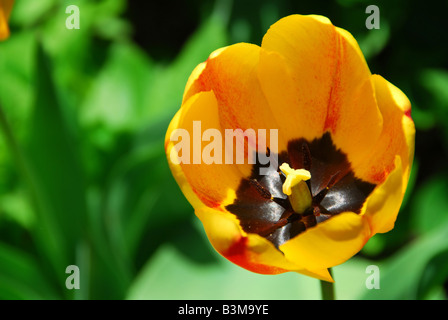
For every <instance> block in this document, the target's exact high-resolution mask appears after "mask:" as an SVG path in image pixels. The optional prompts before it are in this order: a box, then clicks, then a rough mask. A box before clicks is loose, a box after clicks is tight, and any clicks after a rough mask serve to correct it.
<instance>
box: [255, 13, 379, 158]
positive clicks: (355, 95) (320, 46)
mask: <svg viewBox="0 0 448 320" xmlns="http://www.w3.org/2000/svg"><path fill="white" fill-rule="evenodd" d="M262 48H263V49H265V50H267V51H268V52H267V53H264V52H262V53H261V58H260V71H259V77H260V82H261V85H262V88H263V91H264V92H265V95H266V97H267V99H268V101H269V103H270V104H271V105H272V109H273V110H277V113H280V114H281V115H286V116H284V117H281V119H279V118H278V117H276V121H277V122H278V124H279V126H280V128H281V130H282V135H283V136H284V137H285V139H288V140H291V139H294V138H298V137H305V138H306V139H308V140H311V139H313V138H319V137H320V136H322V134H323V133H324V132H325V131H330V132H331V135H332V138H333V142H334V143H335V144H336V146H337V147H338V148H341V149H342V150H344V152H345V153H346V154H347V156H348V160H349V161H350V162H351V163H352V164H353V165H357V164H358V163H360V162H361V160H362V159H363V158H364V156H365V154H366V153H368V152H369V151H370V145H372V144H373V143H375V141H376V140H377V139H378V137H379V134H380V132H381V127H382V117H381V114H380V112H379V110H378V107H377V105H376V101H375V96H374V92H373V87H372V83H371V81H370V77H371V74H370V71H369V69H368V67H367V64H366V62H365V60H364V57H363V56H362V54H361V50H360V49H359V46H358V45H357V43H356V41H355V40H354V39H353V37H352V36H351V35H350V34H349V33H348V32H346V31H345V30H342V29H339V28H336V27H334V26H333V25H332V24H331V22H330V21H329V20H328V19H326V18H324V17H320V16H301V15H293V16H288V17H286V18H283V19H281V20H279V21H278V22H276V23H275V24H274V25H273V26H271V28H270V29H269V30H268V32H267V33H266V35H265V37H264V38H263V42H262ZM279 56H281V57H283V59H282V58H279ZM354 132H356V134H353V133H354Z"/></svg>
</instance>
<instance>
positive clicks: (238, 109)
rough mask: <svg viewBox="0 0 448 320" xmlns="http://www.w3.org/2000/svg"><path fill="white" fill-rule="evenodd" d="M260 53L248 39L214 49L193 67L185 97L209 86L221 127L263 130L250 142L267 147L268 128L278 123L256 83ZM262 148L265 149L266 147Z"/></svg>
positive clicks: (276, 127)
mask: <svg viewBox="0 0 448 320" xmlns="http://www.w3.org/2000/svg"><path fill="white" fill-rule="evenodd" d="M259 55H260V47H259V46H256V45H252V44H247V43H238V44H235V45H231V46H228V47H225V48H221V49H219V50H216V51H215V52H213V53H212V54H211V55H210V57H209V58H208V59H207V61H206V62H205V63H203V64H201V65H199V66H198V67H197V68H196V69H195V70H194V71H193V74H192V75H191V77H190V79H189V81H188V83H187V86H186V89H185V93H184V101H185V100H187V99H188V98H189V97H191V96H192V95H194V94H196V93H197V92H201V91H210V90H212V91H213V92H214V93H215V96H216V99H217V101H218V107H219V111H218V112H219V119H220V123H221V127H222V128H223V129H242V130H243V131H244V130H247V129H253V130H258V129H263V130H266V134H267V135H266V139H263V141H256V142H254V143H253V145H254V147H257V145H259V144H261V145H262V146H264V144H265V143H266V146H267V147H270V135H269V132H270V129H276V130H277V129H278V126H277V124H276V123H275V119H274V117H273V114H272V111H271V109H270V106H269V104H268V103H267V101H266V99H265V97H264V94H263V91H262V90H261V87H260V84H259V80H258V61H259ZM257 138H258V136H257ZM280 140H281V137H280ZM270 149H271V150H273V148H270ZM263 151H264V152H266V147H264V150H263Z"/></svg>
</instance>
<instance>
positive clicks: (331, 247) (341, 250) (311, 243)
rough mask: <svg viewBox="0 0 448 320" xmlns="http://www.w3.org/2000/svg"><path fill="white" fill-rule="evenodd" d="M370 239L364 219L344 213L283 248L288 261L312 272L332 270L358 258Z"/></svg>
mask: <svg viewBox="0 0 448 320" xmlns="http://www.w3.org/2000/svg"><path fill="white" fill-rule="evenodd" d="M369 237H370V230H369V226H368V223H367V222H366V221H365V219H363V217H362V216H360V215H357V214H355V213H352V212H344V213H341V214H339V215H336V216H334V217H332V218H331V219H328V220H326V221H324V222H321V223H319V224H318V225H316V226H315V227H313V228H309V229H308V230H306V231H305V232H304V233H302V234H299V235H298V236H296V237H295V238H293V239H291V240H289V241H287V242H286V243H284V244H283V245H281V246H280V250H281V251H282V252H283V253H284V254H285V257H286V258H287V259H288V260H290V261H292V262H294V263H296V264H298V265H302V266H304V267H306V268H308V269H309V270H314V269H323V268H330V267H333V266H336V265H338V264H341V263H343V262H345V261H346V260H348V259H349V258H351V257H352V256H353V255H355V254H356V253H357V252H358V251H359V250H361V248H362V247H363V246H364V244H365V243H366V242H367V240H368V239H369Z"/></svg>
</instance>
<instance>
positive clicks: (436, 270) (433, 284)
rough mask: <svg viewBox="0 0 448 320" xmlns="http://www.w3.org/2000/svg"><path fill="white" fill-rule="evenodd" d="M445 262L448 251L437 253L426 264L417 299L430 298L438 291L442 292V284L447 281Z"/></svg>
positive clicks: (447, 270) (447, 258)
mask: <svg viewBox="0 0 448 320" xmlns="http://www.w3.org/2000/svg"><path fill="white" fill-rule="evenodd" d="M447 261H448V250H446V251H442V252H440V253H438V254H437V255H435V256H434V257H433V258H432V259H431V260H430V261H429V262H428V264H427V265H426V268H425V270H424V271H423V274H422V276H421V279H420V283H419V286H418V290H417V298H418V299H425V298H427V297H430V296H431V295H432V294H434V293H437V291H440V289H442V290H441V291H443V284H444V283H445V282H446V281H447V280H448V268H447V267H446V266H447ZM445 299H446V297H445Z"/></svg>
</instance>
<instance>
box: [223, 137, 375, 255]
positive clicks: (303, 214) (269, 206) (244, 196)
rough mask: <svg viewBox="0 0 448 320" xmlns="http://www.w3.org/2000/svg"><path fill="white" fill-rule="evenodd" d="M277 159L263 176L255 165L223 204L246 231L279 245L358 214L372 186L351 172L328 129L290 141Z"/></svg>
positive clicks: (259, 164) (346, 160) (258, 166)
mask: <svg viewBox="0 0 448 320" xmlns="http://www.w3.org/2000/svg"><path fill="white" fill-rule="evenodd" d="M257 159H258V157H257ZM277 159H278V163H276V164H275V165H273V166H269V167H268V168H266V169H267V174H265V175H261V174H260V170H259V169H260V168H261V167H262V166H263V165H262V164H261V163H258V162H257V163H256V164H254V166H253V168H252V173H251V175H250V176H249V177H247V178H243V179H241V182H240V184H239V186H238V189H237V190H236V198H235V200H234V202H233V203H232V204H229V205H227V206H226V209H227V210H228V211H229V212H231V213H233V214H234V215H235V216H236V217H237V218H238V220H239V221H240V225H241V227H242V228H243V230H244V231H246V232H249V233H256V234H258V235H260V236H262V237H265V238H266V239H267V240H269V241H271V242H272V243H273V244H274V245H275V246H276V247H277V248H278V247H279V246H280V245H282V244H283V243H285V242H286V241H288V240H289V239H291V238H294V237H296V236H297V235H299V234H300V233H302V232H304V231H306V230H307V229H309V228H313V227H314V226H316V225H317V224H319V223H321V222H323V221H325V220H327V219H331V217H333V216H335V215H337V214H339V213H342V212H346V211H350V212H355V213H360V212H361V208H362V206H363V204H364V202H365V201H366V199H367V197H368V196H369V194H370V193H371V192H372V191H373V189H374V188H375V185H374V184H371V183H368V182H366V181H363V180H361V179H359V178H357V177H356V176H355V174H354V172H353V170H352V168H351V165H350V162H349V161H348V159H347V155H346V154H345V153H344V152H343V151H342V150H340V149H338V148H337V147H336V146H335V144H334V143H333V140H332V138H331V134H330V133H329V132H326V133H325V134H324V135H322V137H320V138H316V139H313V140H311V141H308V140H306V139H304V138H300V139H295V140H292V141H289V142H288V145H287V149H286V150H284V151H282V152H280V153H279V154H278V158H277ZM279 164H282V165H281V166H278V165H279ZM289 164H290V165H291V166H290V165H289ZM291 167H292V168H302V169H292V168H291Z"/></svg>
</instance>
